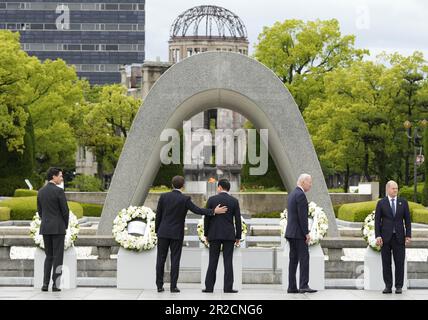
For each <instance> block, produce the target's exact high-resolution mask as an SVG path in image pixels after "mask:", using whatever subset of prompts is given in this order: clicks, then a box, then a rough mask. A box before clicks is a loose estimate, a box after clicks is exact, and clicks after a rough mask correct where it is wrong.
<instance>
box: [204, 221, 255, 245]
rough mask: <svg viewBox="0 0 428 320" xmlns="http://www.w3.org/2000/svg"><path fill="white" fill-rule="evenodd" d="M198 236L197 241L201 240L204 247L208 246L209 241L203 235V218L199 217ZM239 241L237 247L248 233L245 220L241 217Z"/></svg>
mask: <svg viewBox="0 0 428 320" xmlns="http://www.w3.org/2000/svg"><path fill="white" fill-rule="evenodd" d="M197 230H198V237H199V241H201V242H202V244H203V245H204V246H205V248H209V247H210V245H209V242H208V240H207V238H206V237H205V229H204V219H200V220H199V223H198V228H197ZM241 230H242V232H241V241H240V244H239V246H237V247H242V244H243V242H245V238H246V237H247V233H248V226H247V223H246V222H245V220H244V219H243V218H241Z"/></svg>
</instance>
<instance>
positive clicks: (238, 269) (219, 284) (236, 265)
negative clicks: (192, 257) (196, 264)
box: [201, 247, 243, 290]
mask: <svg viewBox="0 0 428 320" xmlns="http://www.w3.org/2000/svg"><path fill="white" fill-rule="evenodd" d="M201 250H202V253H201V288H202V289H205V276H206V275H207V270H208V263H209V256H210V253H209V249H207V248H205V247H204V248H202V249H201ZM242 250H243V248H235V249H234V252H233V289H234V290H241V289H242ZM214 289H221V290H223V289H224V262H223V252H220V256H219V259H218V265H217V274H216V281H215V285H214Z"/></svg>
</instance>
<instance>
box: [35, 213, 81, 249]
mask: <svg viewBox="0 0 428 320" xmlns="http://www.w3.org/2000/svg"><path fill="white" fill-rule="evenodd" d="M41 223H42V221H41V220H40V216H39V213H38V212H36V214H35V215H34V217H33V220H32V221H31V224H30V236H31V238H32V239H33V240H34V243H35V244H36V246H37V247H39V248H41V249H44V248H45V244H44V242H43V235H41V234H40V225H41ZM78 234H79V222H78V220H77V217H76V216H75V215H74V214H73V212H71V211H70V216H69V219H68V228H67V230H66V234H65V239H64V249H65V250H67V249H68V248H70V247H72V246H74V241H76V239H77V235H78Z"/></svg>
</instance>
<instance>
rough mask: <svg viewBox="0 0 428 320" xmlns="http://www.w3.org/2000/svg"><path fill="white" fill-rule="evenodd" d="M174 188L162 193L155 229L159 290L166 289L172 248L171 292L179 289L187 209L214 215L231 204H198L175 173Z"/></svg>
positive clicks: (180, 177)
mask: <svg viewBox="0 0 428 320" xmlns="http://www.w3.org/2000/svg"><path fill="white" fill-rule="evenodd" d="M172 187H173V188H174V190H172V191H171V192H167V193H164V194H162V195H161V196H160V198H159V202H158V207H157V210H156V222H155V224H156V226H155V231H156V234H157V237H158V252H157V261H156V285H157V288H158V292H163V291H164V288H163V278H164V269H165V261H166V257H167V255H168V250H169V249H170V250H171V288H170V289H171V292H173V293H178V292H180V289H178V288H177V280H178V274H179V269H180V259H181V250H182V248H183V240H184V225H185V221H186V215H187V211H188V210H190V211H192V212H193V213H195V214H198V215H207V216H214V215H217V214H225V213H226V211H227V207H222V206H220V205H218V206H216V207H213V208H211V209H203V208H199V207H198V206H196V205H195V204H194V203H193V202H192V199H191V198H190V197H189V196H186V195H184V194H183V192H182V191H183V188H184V177H182V176H175V177H174V178H173V179H172Z"/></svg>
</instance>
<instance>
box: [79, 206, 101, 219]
mask: <svg viewBox="0 0 428 320" xmlns="http://www.w3.org/2000/svg"><path fill="white" fill-rule="evenodd" d="M80 205H81V206H82V208H83V216H85V217H101V212H102V211H103V206H102V205H100V204H92V203H81V204H80Z"/></svg>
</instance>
